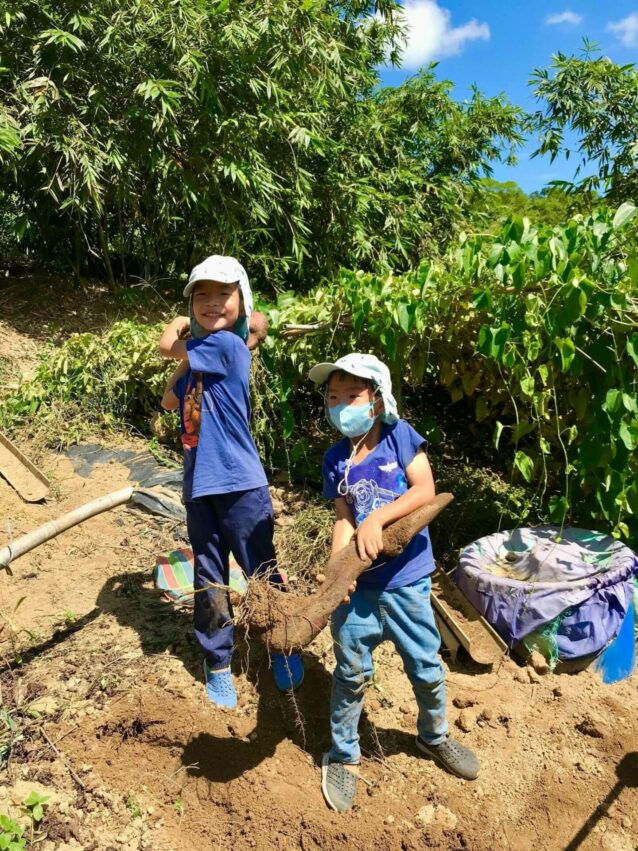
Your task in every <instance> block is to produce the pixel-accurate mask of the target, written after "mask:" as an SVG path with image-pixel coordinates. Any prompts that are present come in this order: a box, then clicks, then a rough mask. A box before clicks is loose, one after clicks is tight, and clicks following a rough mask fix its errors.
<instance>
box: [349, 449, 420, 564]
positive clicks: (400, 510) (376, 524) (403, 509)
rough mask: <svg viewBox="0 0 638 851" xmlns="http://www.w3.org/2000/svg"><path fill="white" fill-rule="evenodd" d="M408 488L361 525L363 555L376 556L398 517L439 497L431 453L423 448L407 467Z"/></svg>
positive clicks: (360, 534)
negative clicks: (430, 458)
mask: <svg viewBox="0 0 638 851" xmlns="http://www.w3.org/2000/svg"><path fill="white" fill-rule="evenodd" d="M405 473H406V476H407V480H408V489H407V491H406V492H405V493H404V494H402V495H401V496H400V497H399V498H398V499H395V500H394V502H389V503H387V504H386V505H382V506H381V508H377V510H376V511H373V512H372V513H371V514H369V515H368V516H367V517H366V519H365V520H364V521H363V523H361V525H360V526H359V527H358V528H357V530H356V534H357V551H358V553H359V557H360V558H365V557H366V556H367V557H368V558H371V559H373V560H374V559H375V558H376V557H377V556H378V555H379V553H380V552H381V549H382V547H383V540H382V534H381V533H382V530H383V529H384V527H385V526H387V525H388V524H389V523H392V522H393V521H394V520H399V518H401V517H405V516H406V514H410V512H412V511H415V510H416V509H417V508H421V506H422V505H426V504H427V503H428V502H432V500H433V499H434V497H435V493H436V492H435V489H434V478H433V476H432V469H431V468H430V462H429V461H428V456H427V455H426V454H425V452H424V451H423V449H419V451H418V452H417V454H416V455H415V456H414V458H413V459H412V461H411V462H410V464H409V465H408V467H407V469H406V471H405Z"/></svg>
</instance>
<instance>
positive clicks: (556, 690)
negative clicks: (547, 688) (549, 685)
mask: <svg viewBox="0 0 638 851" xmlns="http://www.w3.org/2000/svg"><path fill="white" fill-rule="evenodd" d="M552 694H553V695H554V697H555V698H556V699H557V700H558V698H559V697H562V696H563V690H562V688H561V687H560V686H556V687H555V688H553V689H552Z"/></svg>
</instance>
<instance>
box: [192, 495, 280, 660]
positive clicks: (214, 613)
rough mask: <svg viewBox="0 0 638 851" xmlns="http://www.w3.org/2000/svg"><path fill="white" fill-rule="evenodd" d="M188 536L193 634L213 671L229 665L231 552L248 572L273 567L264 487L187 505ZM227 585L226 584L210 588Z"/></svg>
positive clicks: (269, 513) (268, 501) (277, 577)
mask: <svg viewBox="0 0 638 851" xmlns="http://www.w3.org/2000/svg"><path fill="white" fill-rule="evenodd" d="M186 521H187V525H188V536H189V538H190V542H191V547H192V548H193V553H194V555H195V611H194V625H195V636H196V637H197V640H198V641H199V644H200V646H201V648H202V650H203V652H204V656H205V658H206V663H207V665H208V667H209V668H210V669H211V670H215V669H219V668H226V667H227V666H228V665H230V657H231V655H232V652H233V622H232V617H233V612H232V606H231V604H230V600H229V599H228V581H229V567H228V557H229V555H230V553H231V552H232V554H233V555H234V556H235V560H236V561H237V563H238V564H239V566H240V567H241V568H242V570H243V571H244V573H245V574H246V575H247V576H255V575H259V574H260V573H264V572H265V571H269V572H271V577H272V580H271V581H272V582H273V583H276V584H280V583H281V577H280V575H279V574H278V573H277V571H276V569H275V548H274V546H273V540H272V539H273V533H274V519H273V511H272V501H271V499H270V492H269V490H268V488H267V487H266V486H264V487H261V488H254V489H252V490H247V491H237V492H236V493H224V494H215V495H214V496H203V497H199V499H195V500H193V501H191V502H187V503H186ZM220 585H221V586H225V587H223V588H218V587H212V586H220Z"/></svg>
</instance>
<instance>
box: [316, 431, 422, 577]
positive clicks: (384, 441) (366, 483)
mask: <svg viewBox="0 0 638 851" xmlns="http://www.w3.org/2000/svg"><path fill="white" fill-rule="evenodd" d="M421 448H423V449H424V450H426V451H427V441H426V440H425V438H423V437H421V435H420V434H419V433H418V432H416V431H415V430H414V429H413V428H412V426H411V425H408V423H406V422H405V420H399V421H398V422H396V423H393V424H392V425H386V424H384V425H383V428H382V431H381V437H380V439H379V442H378V443H377V445H376V446H375V448H374V449H373V451H372V452H371V453H370V454H369V455H368V456H367V458H364V460H363V461H361V463H359V464H353V465H352V466H351V467H350V470H349V472H348V483H347V492H346V491H345V482H344V475H345V469H346V461H347V460H348V458H349V457H350V452H351V449H352V447H351V444H350V441H349V440H348V439H347V438H344V439H343V440H340V441H339V443H336V444H335V445H334V446H332V447H331V448H330V449H329V450H328V451H327V452H326V454H325V455H324V459H323V495H324V496H325V497H326V498H327V499H336V498H337V497H339V496H344V493H345V499H346V501H347V502H348V503H349V505H350V507H351V508H352V513H353V515H354V519H355V523H356V525H357V526H359V524H360V523H362V522H363V521H364V520H365V518H366V517H367V516H368V514H370V513H371V512H373V511H374V510H375V509H377V508H380V507H381V506H382V505H385V504H386V503H388V502H394V500H395V499H397V497H399V496H401V495H402V494H404V493H405V492H406V491H407V489H408V480H407V478H406V475H405V471H406V469H407V468H408V466H409V465H410V463H411V462H412V461H413V460H414V456H415V455H416V454H417V452H418V451H419V449H421ZM434 566H435V565H434V557H433V555H432V545H431V544H430V535H429V532H428V530H427V528H426V529H423V531H422V532H419V533H418V535H415V536H414V538H413V539H412V540H411V541H410V543H409V544H408V546H407V547H406V548H405V550H404V551H403V552H402V553H401V555H398V556H396V558H392V559H386V558H385V557H384V556H380V557H379V558H378V559H377V560H376V561H375V562H374V563H373V564H372V566H371V567H370V568H368V570H366V571H364V573H362V574H361V576H360V577H359V580H358V582H359V583H360V584H361V585H373V586H374V587H375V588H377V587H378V588H379V589H381V590H383V589H388V590H389V589H391V588H400V587H402V586H404V585H411V584H412V583H413V582H416V581H417V580H419V579H422V578H423V577H424V576H427V575H428V574H429V573H432V571H433V570H434Z"/></svg>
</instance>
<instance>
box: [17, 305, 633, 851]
mask: <svg viewBox="0 0 638 851" xmlns="http://www.w3.org/2000/svg"><path fill="white" fill-rule="evenodd" d="M58 321H60V320H59V317H58ZM6 340H8V341H10V351H8V352H7V351H3V350H2V348H0V355H5V356H11V357H15V355H16V352H17V351H20V350H21V347H22V346H23V345H24V350H25V351H32V352H34V351H35V349H30V348H29V347H30V346H31V345H33V346H36V347H37V345H38V344H39V341H38V340H37V339H35V338H34V336H33V335H31V334H30V333H29V330H28V329H26V328H25V327H24V326H23V325H21V324H20V322H18V321H16V322H13V321H12V317H11V316H10V315H9V316H8V315H7V314H6V312H5V313H3V318H2V319H1V320H0V347H1V346H3V345H4V342H3V341H6ZM130 443H131V445H133V446H137V447H140V446H141V442H137V441H130ZM22 448H23V449H24V450H25V451H27V452H28V451H29V447H28V445H25V446H23V447H22ZM41 457H42V462H41V468H42V469H43V471H44V472H46V473H47V474H48V475H49V476H50V477H51V478H52V480H53V482H54V488H53V492H52V497H51V499H50V500H49V501H48V502H47V503H46V504H41V505H38V504H35V505H28V504H26V503H24V502H22V501H21V500H20V498H19V496H18V495H17V494H16V493H15V492H14V491H13V490H12V489H11V488H10V487H9V486H8V485H7V484H6V483H5V482H4V480H2V479H0V526H1V529H2V539H1V542H0V544H4V543H5V542H6V540H7V539H11V538H15V537H17V536H19V535H21V534H23V533H24V532H27V531H29V530H31V529H32V528H34V527H35V526H37V525H38V524H40V523H42V522H44V521H45V520H48V519H50V518H54V517H57V516H58V515H59V514H61V513H62V512H64V511H67V510H70V509H71V508H74V507H76V506H78V505H80V504H82V503H84V502H86V501H88V500H90V499H92V498H94V497H96V496H99V495H101V494H104V493H107V492H109V491H113V490H116V489H118V488H120V487H123V486H125V485H126V484H127V483H128V480H127V476H128V471H127V470H126V469H125V468H124V467H122V466H121V465H119V464H117V463H113V462H111V463H107V464H103V465H101V466H98V467H96V468H95V469H94V471H93V473H92V475H91V476H90V477H89V478H81V477H80V476H78V475H77V474H76V473H75V472H74V471H73V468H72V466H71V464H70V462H69V461H68V460H67V459H66V458H65V457H64V456H62V455H57V454H54V453H44V454H43V455H42V456H41ZM283 531H284V533H285V529H284V530H283ZM174 532H175V529H174V527H173V524H172V523H170V522H168V521H166V522H164V521H162V522H158V521H157V520H155V519H153V518H152V517H151V516H150V515H148V514H146V513H143V512H142V511H141V510H139V509H136V508H128V507H123V508H119V509H116V510H113V511H111V512H109V513H107V514H104V515H101V516H99V517H96V518H93V519H92V520H89V521H87V522H86V523H84V524H82V525H81V526H78V527H75V528H74V529H72V530H70V531H68V532H66V533H64V534H63V535H61V536H60V537H58V538H56V539H55V540H53V541H51V542H49V543H47V544H45V545H43V546H41V547H39V548H38V549H36V550H35V551H33V552H32V553H30V554H28V555H26V556H24V557H23V558H21V559H19V560H18V561H16V562H15V563H14V565H13V569H14V576H13V577H8V576H6V575H4V574H2V575H1V576H0V615H1V618H2V619H1V621H0V628H1V630H2V631H1V632H0V641H1V642H2V644H1V647H0V652H1V660H2V674H1V680H0V682H1V685H2V710H3V711H4V712H5V713H6V715H4V716H0V718H4V719H5V720H4V721H0V727H1V726H2V724H4V725H5V727H6V726H7V723H8V722H7V720H6V719H7V717H11V718H12V719H14V721H15V724H16V729H15V734H14V737H13V738H14V741H13V747H12V749H11V756H10V759H9V763H8V765H6V766H5V767H4V770H3V773H2V774H1V775H0V812H9V813H12V814H18V812H19V805H20V804H21V802H22V801H24V799H25V798H26V797H27V795H28V794H29V792H30V791H32V790H35V791H39V792H41V793H42V794H46V795H49V796H50V798H49V806H48V809H47V814H46V817H45V819H44V822H43V826H42V827H43V833H45V834H46V838H45V839H44V840H43V841H42V842H41V843H40V846H39V847H40V848H42V851H49V849H69V851H70V849H86V851H109V849H111V851H115V849H117V851H120V849H124V851H151V849H152V851H190V849H203V848H211V849H217V848H219V849H228V848H233V849H238V850H239V849H249V848H253V849H269V851H270V849H297V848H300V849H304V851H311V849H326V851H332V849H351V848H352V849H397V851H398V850H399V849H401V851H411V849H415V851H416V849H424V848H442V849H464V848H469V849H480V851H483V849H494V851H500V850H501V849H516V851H519V849H521V851H525V849H535V851H544V849H551V851H554V850H555V849H575V848H582V849H592V851H593V849H604V851H633V849H636V848H638V844H637V837H638V753H637V752H638V711H637V710H638V689H637V686H638V677H634V678H632V679H629V680H627V681H625V682H622V683H619V684H616V685H613V686H604V685H603V684H602V683H601V682H600V681H599V679H598V678H597V677H596V676H595V675H593V674H591V673H589V672H583V673H581V674H578V675H574V676H566V675H563V676H556V675H551V674H549V675H546V676H539V675H538V674H536V673H535V672H534V671H533V670H532V669H531V668H527V667H522V666H520V665H518V664H516V662H514V661H513V660H511V659H508V660H506V661H504V662H503V664H501V665H500V667H498V669H497V670H483V669H479V668H477V667H475V666H473V665H472V664H471V663H469V662H468V661H459V662H458V663H454V664H452V663H449V661H448V662H447V663H446V664H447V665H448V670H449V674H448V684H449V689H448V700H449V706H448V716H449V721H450V724H451V726H452V730H453V732H454V735H455V736H458V737H459V738H461V739H462V741H463V742H464V743H466V744H468V745H470V746H471V747H473V748H474V749H475V750H476V751H477V753H478V754H479V756H480V758H481V760H482V772H481V775H480V777H479V779H478V780H477V781H475V782H474V783H466V782H463V781H462V780H459V779H456V778H454V777H452V776H450V775H448V774H446V773H444V772H443V771H442V770H440V769H439V768H437V767H436V766H435V765H434V764H432V763H431V762H429V761H427V760H424V759H423V758H421V757H420V756H418V754H417V752H416V750H415V748H414V744H413V741H414V731H415V723H416V705H415V702H414V699H413V697H412V694H411V691H410V687H409V684H408V682H407V679H406V677H405V675H404V674H403V672H402V670H401V664H400V661H399V659H398V657H397V656H396V654H395V653H394V651H393V650H392V649H391V648H390V647H389V646H387V645H385V646H383V647H381V648H380V649H379V651H378V654H377V659H376V663H377V678H376V681H375V683H374V685H373V687H372V688H371V689H370V691H369V694H368V696H367V710H366V715H365V717H364V719H363V723H362V735H363V744H364V751H365V760H364V763H363V777H364V782H362V783H361V784H360V791H359V795H358V800H357V804H356V806H355V808H354V810H353V811H352V812H351V813H349V814H347V815H341V816H340V815H337V814H335V813H332V812H331V811H329V810H328V809H327V808H326V805H325V804H324V801H323V798H322V795H321V790H320V769H319V767H318V766H319V764H320V759H321V754H322V752H323V751H324V750H325V749H326V748H327V746H328V701H329V690H330V671H331V667H332V656H331V649H330V639H329V636H328V635H327V634H326V633H322V634H321V635H320V636H319V638H318V639H317V640H316V641H315V642H314V644H313V645H311V647H310V648H309V650H308V652H307V653H306V654H305V662H306V668H307V675H306V680H305V682H304V684H303V686H302V688H301V689H300V691H299V693H298V695H297V697H296V701H292V700H291V699H290V698H289V697H283V696H280V695H279V694H278V693H277V692H276V690H275V689H274V686H273V684H272V682H271V677H270V672H269V670H268V659H267V656H266V655H265V653H264V651H263V650H262V648H261V647H260V646H259V645H258V644H253V643H250V642H248V641H247V640H245V639H244V637H242V636H240V637H239V641H238V652H237V658H236V661H235V675H236V680H237V684H238V691H239V704H240V705H239V708H238V710H237V711H236V712H233V713H224V712H222V711H219V710H216V709H214V708H213V707H211V705H210V704H209V703H208V702H207V700H206V698H205V694H204V688H203V682H202V675H201V669H200V660H199V656H198V652H197V649H196V647H195V646H194V643H193V639H192V637H191V630H190V624H189V619H188V616H187V615H185V614H182V613H180V612H177V611H175V610H174V609H173V608H172V607H171V606H169V605H168V604H165V603H164V602H162V601H160V600H159V599H158V598H157V596H156V594H155V592H154V591H153V590H152V587H151V570H152V567H153V564H154V561H155V556H156V555H157V554H159V553H162V552H166V551H168V550H170V549H172V548H174V547H175V546H176V543H175V539H174ZM21 600H22V602H21V603H20V601H21ZM7 735H8V734H7V733H6V730H5V739H4V740H5V741H6V737H7Z"/></svg>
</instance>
